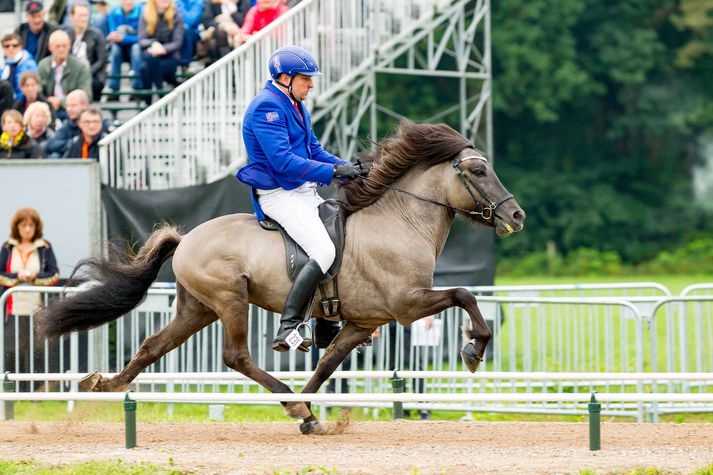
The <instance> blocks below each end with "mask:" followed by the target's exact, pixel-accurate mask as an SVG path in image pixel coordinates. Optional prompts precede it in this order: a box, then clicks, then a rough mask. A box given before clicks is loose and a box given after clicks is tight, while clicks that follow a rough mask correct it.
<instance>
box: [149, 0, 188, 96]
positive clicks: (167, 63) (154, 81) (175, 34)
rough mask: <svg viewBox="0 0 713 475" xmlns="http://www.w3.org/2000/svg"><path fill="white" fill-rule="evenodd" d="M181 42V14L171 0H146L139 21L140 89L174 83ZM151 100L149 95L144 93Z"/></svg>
mask: <svg viewBox="0 0 713 475" xmlns="http://www.w3.org/2000/svg"><path fill="white" fill-rule="evenodd" d="M182 44H183V18H181V14H180V13H179V12H178V11H177V10H176V6H175V4H174V3H173V0H147V2H146V6H144V11H143V13H142V14H141V20H140V21H139V46H140V47H141V50H142V52H141V82H142V84H143V89H151V88H152V87H154V86H155V87H156V88H157V89H161V88H162V87H163V82H164V81H166V82H168V83H170V84H173V85H175V84H176V68H177V67H178V55H179V52H180V49H181V45H182ZM146 102H147V103H149V104H150V103H151V97H147V101H146Z"/></svg>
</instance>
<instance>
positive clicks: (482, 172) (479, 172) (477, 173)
mask: <svg viewBox="0 0 713 475" xmlns="http://www.w3.org/2000/svg"><path fill="white" fill-rule="evenodd" d="M473 175H475V176H485V170H483V169H482V168H476V169H475V171H474V172H473Z"/></svg>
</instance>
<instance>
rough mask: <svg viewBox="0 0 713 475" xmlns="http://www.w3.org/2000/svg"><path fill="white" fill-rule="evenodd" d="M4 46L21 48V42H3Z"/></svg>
mask: <svg viewBox="0 0 713 475" xmlns="http://www.w3.org/2000/svg"><path fill="white" fill-rule="evenodd" d="M2 47H3V48H19V47H20V44H19V43H3V45H2Z"/></svg>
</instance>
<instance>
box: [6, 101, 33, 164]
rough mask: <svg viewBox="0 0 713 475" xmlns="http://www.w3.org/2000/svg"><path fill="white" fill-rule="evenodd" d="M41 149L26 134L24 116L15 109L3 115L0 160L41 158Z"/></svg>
mask: <svg viewBox="0 0 713 475" xmlns="http://www.w3.org/2000/svg"><path fill="white" fill-rule="evenodd" d="M39 157H40V148H39V147H38V146H37V143H36V142H35V141H34V140H32V138H31V137H30V136H29V135H27V134H26V133H25V124H24V123H23V120H22V114H20V113H19V112H18V111H16V110H15V109H10V110H6V111H5V112H3V114H2V135H0V158H39Z"/></svg>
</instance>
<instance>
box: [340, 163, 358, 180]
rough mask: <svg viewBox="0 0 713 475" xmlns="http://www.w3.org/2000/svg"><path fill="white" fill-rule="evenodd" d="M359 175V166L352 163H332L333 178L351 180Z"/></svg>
mask: <svg viewBox="0 0 713 475" xmlns="http://www.w3.org/2000/svg"><path fill="white" fill-rule="evenodd" d="M360 176H362V174H361V168H358V167H356V166H354V164H353V163H337V164H336V165H334V178H341V179H342V180H353V179H355V178H359V177H360Z"/></svg>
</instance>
